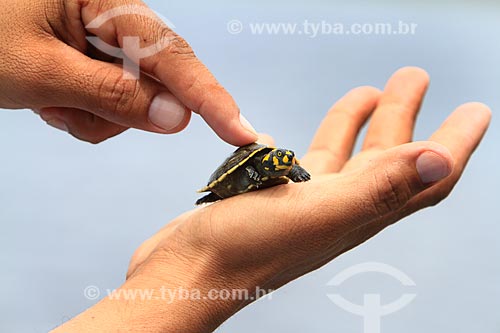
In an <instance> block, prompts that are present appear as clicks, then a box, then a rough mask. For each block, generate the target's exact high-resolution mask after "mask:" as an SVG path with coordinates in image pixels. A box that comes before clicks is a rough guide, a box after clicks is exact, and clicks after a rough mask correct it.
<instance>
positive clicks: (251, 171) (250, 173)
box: [245, 166, 260, 183]
mask: <svg viewBox="0 0 500 333" xmlns="http://www.w3.org/2000/svg"><path fill="white" fill-rule="evenodd" d="M245 169H246V170H247V173H248V177H250V179H252V180H255V181H256V182H257V183H259V182H260V175H259V173H258V172H257V170H255V169H254V168H252V167H251V166H247V167H246V168H245Z"/></svg>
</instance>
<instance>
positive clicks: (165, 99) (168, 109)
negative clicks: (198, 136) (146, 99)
mask: <svg viewBox="0 0 500 333" xmlns="http://www.w3.org/2000/svg"><path fill="white" fill-rule="evenodd" d="M186 112H187V110H186V108H185V107H184V105H183V104H182V103H181V102H180V101H179V100H178V99H177V98H175V97H174V95H172V94H170V93H167V92H163V93H161V94H159V95H158V96H156V97H155V98H154V99H153V102H152V103H151V106H150V108H149V120H151V122H152V123H153V124H155V125H156V126H158V127H160V128H162V129H164V130H165V131H170V130H173V129H174V128H176V127H178V126H179V125H180V124H181V123H182V121H183V120H184V117H185V116H186Z"/></svg>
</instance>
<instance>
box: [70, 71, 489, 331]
mask: <svg viewBox="0 0 500 333" xmlns="http://www.w3.org/2000/svg"><path fill="white" fill-rule="evenodd" d="M427 85H428V76H427V74H426V73H425V72H423V71H422V70H420V69H417V68H404V69H401V70H399V71H398V72H397V73H395V74H394V76H393V77H392V78H391V79H390V80H389V82H388V84H387V86H386V88H385V91H384V92H382V93H381V92H380V91H378V90H377V89H375V88H371V87H362V88H358V89H355V90H353V91H351V92H349V93H348V94H347V95H346V96H345V97H343V98H342V99H341V100H340V101H339V102H338V103H336V104H335V105H334V106H333V108H332V109H331V110H330V111H329V113H328V115H327V116H326V118H325V120H324V121H323V123H322V125H321V126H320V128H319V130H318V132H317V134H316V136H315V138H314V140H313V142H312V144H311V147H310V150H309V152H308V153H307V154H306V156H305V157H304V158H303V159H302V163H301V165H302V166H303V167H304V168H305V169H306V170H308V171H310V172H311V174H312V180H311V181H309V182H306V183H299V184H296V183H290V184H287V185H280V186H276V187H272V188H269V189H265V190H261V191H255V192H250V193H245V194H242V195H238V196H234V197H230V198H228V199H224V200H222V201H219V202H216V203H214V204H211V205H208V206H206V207H202V208H200V209H196V210H193V211H191V212H188V213H186V214H184V215H182V216H180V217H179V218H177V219H176V220H174V221H173V222H172V223H170V224H168V225H167V226H166V227H165V228H164V229H163V230H161V231H160V232H158V233H157V234H156V235H155V236H153V237H152V238H151V239H149V240H148V241H146V242H145V243H144V244H143V245H142V246H141V247H140V248H139V249H138V250H137V251H136V253H135V254H134V256H133V258H132V260H131V263H130V267H129V272H128V279H127V282H126V283H125V284H124V286H122V288H124V289H135V288H148V289H153V290H159V289H160V288H165V287H166V288H177V287H179V286H182V287H183V288H185V289H192V288H196V289H198V290H200V291H201V292H202V295H203V293H208V292H209V290H214V289H215V290H231V289H233V290H235V289H238V290H241V289H246V290H249V291H254V290H255V289H256V287H259V288H260V289H261V290H269V289H277V288H279V287H281V286H283V285H284V284H286V283H288V282H289V281H291V280H294V279H296V278H298V277H300V276H302V275H304V274H306V273H308V272H310V271H312V270H315V269H317V268H319V267H321V266H323V265H325V264H326V263H328V262H330V261H331V260H333V259H334V258H336V257H337V256H339V255H341V254H342V253H344V252H346V251H348V250H350V249H352V248H353V247H355V246H358V245H359V244H361V243H363V242H364V241H366V240H367V239H369V238H371V237H373V236H374V235H376V234H377V233H378V232H380V231H381V230H383V229H384V228H386V227H388V226H390V225H391V224H393V223H395V222H397V221H399V220H401V219H402V218H404V217H405V216H408V215H409V214H412V213H414V212H416V211H418V210H420V209H423V208H425V207H428V206H431V205H434V204H437V203H438V202H439V201H441V200H442V199H444V198H445V197H446V196H447V195H448V194H449V193H450V192H451V190H452V189H453V187H454V185H455V184H456V183H457V182H458V180H459V178H460V176H461V174H462V171H463V170H464V168H465V166H466V163H467V161H468V159H469V158H470V156H471V155H472V153H473V151H474V149H475V148H476V146H477V145H478V144H479V142H480V141H481V138H482V136H483V134H484V133H485V131H486V129H487V127H488V124H489V120H490V116H491V115H490V111H489V109H488V108H487V107H486V106H484V105H482V104H479V103H470V104H465V105H462V106H460V107H459V108H458V109H457V110H456V111H455V112H454V113H453V114H452V115H451V116H450V117H449V118H448V119H447V120H446V122H444V124H443V125H442V127H441V128H440V129H439V130H437V131H436V132H435V133H434V134H433V135H432V136H431V137H430V138H429V141H424V142H411V141H412V134H413V127H414V123H415V118H416V114H417V112H418V110H419V108H420V105H421V102H422V99H423V97H424V94H425V91H426V88H427ZM370 116H371V120H370V124H369V128H368V132H367V135H366V138H365V140H364V144H363V148H362V151H361V152H360V153H359V154H357V155H355V156H354V157H351V153H352V150H353V146H354V143H355V140H356V138H357V137H358V134H359V131H360V129H361V127H362V126H363V124H364V123H365V121H366V120H367V119H368V118H369V117H370ZM265 141H266V142H265V143H267V144H272V142H270V140H269V139H267V140H265ZM252 301H253V299H248V300H245V301H241V300H239V299H224V300H222V299H217V300H211V299H201V300H196V301H191V302H190V301H186V300H174V301H173V302H171V303H169V304H165V303H164V302H148V301H143V302H141V301H137V300H136V301H133V302H131V301H130V302H116V301H114V302H113V301H112V300H109V299H104V300H103V301H101V303H99V304H98V305H96V306H95V307H94V308H91V309H90V310H88V311H87V312H85V313H84V314H82V315H81V316H80V317H77V318H76V319H74V320H73V321H71V322H69V323H67V324H66V325H64V326H62V327H61V332H62V331H63V329H72V328H74V329H76V328H80V327H82V326H81V325H82V323H86V322H89V321H90V318H92V323H93V325H95V326H94V328H101V327H107V326H105V325H115V326H108V327H127V328H128V329H130V330H133V331H147V332H211V331H213V330H214V329H215V328H216V327H218V326H219V325H220V324H221V323H222V322H224V321H225V320H226V319H227V318H229V317H230V316H231V315H233V314H234V313H235V312H237V311H238V310H240V309H241V308H242V307H244V306H245V305H247V304H249V303H251V302H252ZM130 309H133V311H131V310H130ZM124 314H128V315H126V316H124ZM145 318H147V319H145ZM151 318H154V319H155V320H151ZM110 323H113V324H110ZM120 324H121V325H122V326H120Z"/></svg>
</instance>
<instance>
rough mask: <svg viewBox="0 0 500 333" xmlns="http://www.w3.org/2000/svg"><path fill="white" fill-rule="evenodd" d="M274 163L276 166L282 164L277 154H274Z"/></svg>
mask: <svg viewBox="0 0 500 333" xmlns="http://www.w3.org/2000/svg"><path fill="white" fill-rule="evenodd" d="M273 164H274V166H278V165H280V161H279V160H278V158H277V157H276V156H273Z"/></svg>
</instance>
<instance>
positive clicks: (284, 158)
mask: <svg viewBox="0 0 500 333" xmlns="http://www.w3.org/2000/svg"><path fill="white" fill-rule="evenodd" d="M288 162H289V159H288V155H285V157H283V163H285V164H288Z"/></svg>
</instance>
